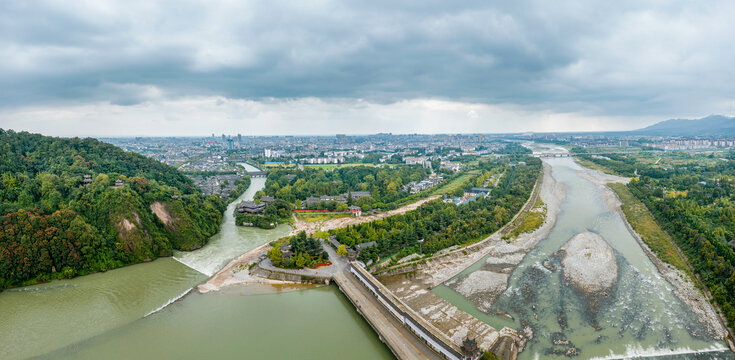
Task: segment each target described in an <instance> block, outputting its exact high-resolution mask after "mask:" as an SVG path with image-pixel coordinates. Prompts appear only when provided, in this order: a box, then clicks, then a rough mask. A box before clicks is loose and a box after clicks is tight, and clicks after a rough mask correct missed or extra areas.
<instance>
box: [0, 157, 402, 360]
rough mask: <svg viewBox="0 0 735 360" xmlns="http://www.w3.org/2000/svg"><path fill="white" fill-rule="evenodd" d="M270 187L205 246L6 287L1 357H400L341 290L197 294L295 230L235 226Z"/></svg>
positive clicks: (0, 309)
mask: <svg viewBox="0 0 735 360" xmlns="http://www.w3.org/2000/svg"><path fill="white" fill-rule="evenodd" d="M246 167H247V168H248V170H254V169H255V168H253V167H251V166H249V165H247V166H246ZM264 185H265V178H253V179H252V183H251V185H250V187H249V188H248V189H247V191H246V192H245V193H244V194H243V195H242V196H240V197H239V198H238V199H237V200H235V201H234V202H232V203H231V204H230V205H229V206H228V208H227V211H226V213H225V215H224V217H223V221H222V226H221V229H220V232H219V233H218V234H216V235H215V236H213V237H212V238H211V239H210V240H209V241H208V243H207V245H206V246H204V247H202V248H201V249H199V250H196V251H192V252H176V253H175V255H174V257H169V258H160V259H157V260H155V261H152V262H149V263H142V264H137V265H131V266H127V267H123V268H120V269H115V270H111V271H107V272H104V273H97V274H92V275H87V276H82V277H78V278H75V279H70V280H58V281H52V282H49V283H46V284H40V285H35V286H28V287H23V288H18V289H10V290H6V291H4V292H3V293H0V359H25V358H31V357H40V358H54V359H56V358H74V359H80V358H81V359H99V358H108V359H129V358H172V357H176V358H184V359H194V358H197V359H198V358H225V357H234V358H243V357H253V358H257V357H267V358H283V359H286V358H317V357H320V358H337V357H343V356H344V355H345V354H348V353H350V354H354V356H351V357H353V358H355V359H390V358H392V356H391V354H390V352H389V351H388V349H387V348H386V347H385V346H384V345H383V344H382V343H381V342H380V341H379V340H378V338H377V336H376V335H375V334H374V333H373V331H372V330H371V329H370V327H369V326H368V325H367V324H366V323H365V321H364V320H363V319H362V318H361V317H360V315H359V314H357V312H356V311H355V309H354V308H353V307H352V305H351V304H350V303H349V301H348V300H347V299H346V298H345V297H344V296H343V295H342V294H341V293H340V292H339V290H337V289H336V287H334V286H328V287H322V288H313V289H299V290H295V291H286V290H292V289H289V288H288V287H272V286H232V287H230V288H227V289H225V290H223V291H219V292H211V293H208V294H199V293H197V292H196V290H192V289H193V287H194V286H196V285H197V284H199V283H201V282H203V281H204V280H206V279H207V278H208V277H209V276H210V275H211V274H213V273H214V272H216V271H217V270H219V269H220V268H221V267H223V266H224V265H225V264H227V262H229V261H230V260H231V259H233V258H234V257H236V256H238V255H240V254H242V253H244V252H246V251H248V250H250V249H253V248H255V247H257V246H259V245H262V244H264V243H266V242H268V241H271V240H275V239H277V238H279V237H282V236H284V235H286V234H287V233H288V232H289V227H288V226H285V225H280V226H278V227H277V228H276V229H273V230H262V229H256V228H243V227H237V226H235V222H234V217H233V214H232V212H233V210H234V207H235V205H236V204H237V203H238V202H239V201H241V200H251V199H252V198H253V195H254V194H255V193H256V192H257V191H258V190H260V189H262V188H263V187H264ZM184 264H186V265H184Z"/></svg>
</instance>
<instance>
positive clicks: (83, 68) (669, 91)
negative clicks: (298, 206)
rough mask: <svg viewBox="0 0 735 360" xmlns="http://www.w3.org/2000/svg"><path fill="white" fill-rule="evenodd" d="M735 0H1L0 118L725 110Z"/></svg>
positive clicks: (114, 130)
mask: <svg viewBox="0 0 735 360" xmlns="http://www.w3.org/2000/svg"><path fill="white" fill-rule="evenodd" d="M733 14H735V2H734V1H675V0H673V1H669V0H666V1H664V0H660V1H648V0H635V1H625V0H622V1H564V0H557V1H495V2H490V1H461V2H454V1H430V0H421V1H395V0H392V1H381V0H371V1H363V2H352V1H314V0H309V1H289V2H281V1H275V0H265V1H259V0H254V1H223V2H214V1H201V2H198V1H183V0H176V1H158V2H155V1H119V2H111V1H101V0H90V1H79V0H76V1H32V0H30V1H2V2H0V128H5V129H14V130H28V131H32V132H40V133H43V134H47V135H61V136H127V135H206V134H211V133H213V132H214V133H217V134H221V133H227V134H235V133H242V134H246V135H262V134H334V133H347V134H364V133H376V132H393V133H415V132H418V133H457V132H463V133H478V132H481V133H488V132H490V133H493V132H519V131H570V130H572V131H578V130H580V131H581V130H584V131H587V130H589V131H594V130H625V129H634V128H640V127H643V126H646V125H649V124H651V123H654V122H657V121H660V120H665V119H668V118H698V117H702V116H706V115H709V114H724V115H733V114H735V97H734V96H733V95H734V94H735V67H733V64H735V44H733V35H735V21H733V20H732V15H733Z"/></svg>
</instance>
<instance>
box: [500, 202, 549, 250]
mask: <svg viewBox="0 0 735 360" xmlns="http://www.w3.org/2000/svg"><path fill="white" fill-rule="evenodd" d="M519 218H520V222H521V223H520V224H519V225H518V226H516V227H515V229H513V231H511V232H510V233H508V234H506V235H503V240H508V239H513V238H516V237H517V236H518V235H520V234H525V233H527V232H531V231H534V230H536V229H538V228H540V227H541V225H543V223H544V220H545V219H546V207H545V206H544V202H543V200H541V197H540V196H539V197H537V198H536V203H535V204H534V205H533V208H531V210H530V211H528V212H525V213H523V214H521V215H520V217H519Z"/></svg>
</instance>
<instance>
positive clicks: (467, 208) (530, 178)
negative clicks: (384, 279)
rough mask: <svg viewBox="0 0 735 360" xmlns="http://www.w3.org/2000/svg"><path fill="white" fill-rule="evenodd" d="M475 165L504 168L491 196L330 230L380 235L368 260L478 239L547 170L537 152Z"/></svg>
mask: <svg viewBox="0 0 735 360" xmlns="http://www.w3.org/2000/svg"><path fill="white" fill-rule="evenodd" d="M521 162H523V163H525V165H521V164H522V163H521ZM476 170H479V171H478V174H482V173H484V172H487V171H498V170H499V171H500V172H504V175H503V177H502V178H501V179H500V181H499V182H498V184H497V186H495V187H494V188H492V190H491V192H490V196H488V197H480V198H478V199H477V200H476V201H472V202H469V203H467V204H463V205H459V206H458V205H455V204H454V203H444V202H442V201H441V200H434V201H431V202H429V203H427V204H424V205H423V206H421V207H419V208H418V209H416V210H413V211H409V212H407V213H405V214H402V215H396V216H391V217H387V218H384V219H380V220H376V221H372V222H368V223H364V224H359V225H355V226H350V227H347V228H341V229H334V230H330V231H329V233H330V234H331V235H335V236H336V237H337V241H339V242H340V243H342V244H345V245H347V246H354V245H356V244H359V243H363V242H369V241H375V242H376V243H377V245H376V246H372V247H368V248H365V249H363V250H362V251H360V254H359V259H360V260H362V261H365V262H367V261H369V260H373V261H377V260H379V259H381V258H386V257H389V256H392V255H396V254H397V256H396V258H400V257H403V256H407V255H410V254H412V253H419V254H423V255H428V254H433V253H435V252H437V251H439V250H442V249H445V248H448V247H451V246H454V245H467V244H471V243H474V242H477V241H479V240H481V239H483V238H485V237H487V236H488V235H490V234H492V233H493V232H495V231H497V230H498V229H499V228H500V227H501V226H503V224H505V223H507V222H508V221H510V219H511V218H512V217H513V215H514V214H516V213H517V212H518V211H520V209H521V208H522V207H523V204H524V203H525V202H526V201H527V200H528V198H529V196H530V195H531V192H532V191H533V187H534V185H535V184H536V181H537V179H538V177H539V176H541V174H542V166H541V161H540V160H539V159H537V158H532V157H528V156H524V155H513V156H507V157H503V158H499V159H493V160H483V161H480V162H479V163H478V164H477V169H476ZM477 176H481V175H476V177H477ZM466 182H467V184H468V185H469V186H474V184H476V182H475V179H473V178H469V179H467V180H466ZM420 240H423V242H419V241H420Z"/></svg>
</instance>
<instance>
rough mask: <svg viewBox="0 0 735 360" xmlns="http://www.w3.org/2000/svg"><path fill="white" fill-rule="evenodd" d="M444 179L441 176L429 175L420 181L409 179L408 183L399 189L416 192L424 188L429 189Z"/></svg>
mask: <svg viewBox="0 0 735 360" xmlns="http://www.w3.org/2000/svg"><path fill="white" fill-rule="evenodd" d="M442 181H444V178H443V177H441V176H431V177H428V178H426V179H424V180H421V181H418V182H417V181H411V182H410V183H408V184H406V185H403V186H402V187H401V190H403V191H408V192H410V193H411V194H418V193H420V192H422V191H424V190H429V189H431V188H433V187H435V186H437V185H439V183H441V182H442Z"/></svg>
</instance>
